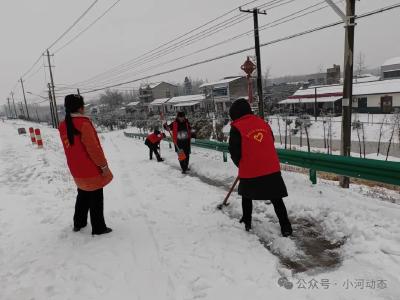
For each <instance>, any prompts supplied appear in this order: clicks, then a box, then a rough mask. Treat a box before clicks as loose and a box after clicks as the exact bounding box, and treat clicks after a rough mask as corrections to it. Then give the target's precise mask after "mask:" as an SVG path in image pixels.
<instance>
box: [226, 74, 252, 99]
mask: <svg viewBox="0 0 400 300" xmlns="http://www.w3.org/2000/svg"><path fill="white" fill-rule="evenodd" d="M253 86H255V85H254V84H253ZM247 94H248V92H247V79H246V78H245V77H243V78H239V79H237V80H235V81H232V82H230V83H229V95H230V100H231V101H234V100H236V99H237V98H240V97H246V96H247Z"/></svg>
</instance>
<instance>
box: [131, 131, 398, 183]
mask: <svg viewBox="0 0 400 300" xmlns="http://www.w3.org/2000/svg"><path fill="white" fill-rule="evenodd" d="M124 134H125V136H127V137H131V138H139V139H143V140H144V139H145V138H146V136H147V135H146V134H142V133H128V132H124ZM166 140H167V141H168V142H169V143H170V147H172V146H171V139H170V138H167V139H166ZM192 145H193V146H196V147H201V148H205V149H211V150H216V151H220V152H222V153H223V159H224V161H225V162H226V161H227V153H228V152H229V150H228V144H227V143H223V142H215V141H208V140H198V139H196V140H194V141H193V143H192ZM277 152H278V156H279V160H280V162H281V163H282V164H288V165H293V166H297V167H302V168H305V169H309V170H310V180H311V182H312V183H314V184H316V183H317V176H316V172H317V171H322V172H327V173H333V174H337V175H343V176H349V177H353V178H360V179H366V180H371V181H375V182H381V183H387V184H393V185H400V162H387V161H380V160H374V159H363V158H356V157H344V156H339V155H329V154H322V153H309V152H302V151H293V150H285V149H277Z"/></svg>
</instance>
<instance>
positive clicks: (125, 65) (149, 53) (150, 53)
mask: <svg viewBox="0 0 400 300" xmlns="http://www.w3.org/2000/svg"><path fill="white" fill-rule="evenodd" d="M283 1H284V0H273V1H269V2H267V3H265V4H263V5H262V6H266V5H272V4H277V3H280V2H283ZM291 1H294V0H291ZM254 2H256V0H253V1H250V2H247V3H245V4H243V5H242V6H244V5H249V4H251V3H254ZM236 10H237V8H235V9H232V10H230V11H228V12H226V13H224V14H222V15H221V16H219V17H217V18H214V19H213V20H211V21H208V22H206V23H205V24H203V25H201V26H198V27H196V28H195V29H192V30H190V31H189V32H187V33H185V34H182V35H180V36H178V37H176V38H174V39H172V40H171V41H168V42H166V43H164V44H162V45H160V46H158V47H156V48H154V49H152V50H150V51H147V52H146V53H144V54H142V55H140V56H137V57H135V58H134V59H131V60H129V61H127V62H125V63H123V64H121V65H118V66H116V67H113V68H111V69H109V70H107V71H104V72H102V73H100V74H98V75H96V76H94V77H91V78H89V79H87V80H85V81H82V82H78V83H75V84H73V85H79V84H85V83H89V82H91V81H94V80H98V79H99V78H101V77H104V76H107V75H108V74H109V73H110V74H114V73H116V72H117V73H120V72H121V71H125V69H126V68H129V66H130V65H132V64H135V63H137V62H138V61H139V60H140V59H143V58H145V57H152V56H154V55H155V54H156V53H157V54H159V53H161V52H162V51H165V50H166V49H170V48H171V46H173V45H179V44H180V43H182V42H185V41H187V40H188V39H194V38H196V37H198V36H199V34H204V33H205V32H207V31H210V30H211V31H212V30H215V26H219V27H220V26H223V25H224V24H225V23H227V22H233V21H235V20H237V19H243V20H245V19H247V18H248V17H243V16H241V15H239V14H238V15H237V16H234V17H231V18H229V19H227V20H225V21H223V22H221V23H218V24H217V25H214V26H213V27H211V28H208V29H205V30H202V31H201V32H199V33H196V34H195V35H192V36H190V37H188V38H185V39H184V40H181V39H182V38H183V37H185V36H187V35H189V34H191V33H193V32H196V31H198V30H199V29H201V28H203V27H206V26H207V25H210V24H212V23H214V22H215V21H218V20H219V19H221V18H223V17H225V16H227V15H229V14H231V13H232V12H234V11H236ZM225 25H226V24H225ZM233 25H235V24H233ZM219 27H218V28H219ZM178 40H181V41H180V42H177V43H174V44H173V45H170V44H171V43H173V42H176V41H178ZM168 45H169V46H168ZM166 46H168V47H167V48H165V47H166ZM161 49H162V50H161Z"/></svg>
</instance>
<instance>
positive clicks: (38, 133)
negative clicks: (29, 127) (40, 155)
mask: <svg viewBox="0 0 400 300" xmlns="http://www.w3.org/2000/svg"><path fill="white" fill-rule="evenodd" d="M35 135H36V143H37V145H38V148H43V141H42V136H41V134H40V129H39V128H37V129H35Z"/></svg>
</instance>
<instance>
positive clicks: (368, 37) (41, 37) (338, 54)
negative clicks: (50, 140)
mask: <svg viewBox="0 0 400 300" xmlns="http://www.w3.org/2000/svg"><path fill="white" fill-rule="evenodd" d="M115 1H116V0H98V2H97V3H96V5H95V6H94V7H93V9H91V10H90V11H89V13H88V14H87V15H86V16H85V17H84V18H83V20H82V21H81V22H79V23H78V24H77V26H75V27H74V29H73V30H72V31H71V32H70V33H69V34H68V35H66V36H65V37H64V38H63V39H62V40H60V41H59V42H58V43H57V44H56V45H55V46H54V47H52V48H51V49H50V51H51V52H54V51H56V50H57V49H59V48H60V47H61V46H63V45H64V44H65V43H66V42H68V41H69V40H70V39H71V38H73V37H74V36H75V35H76V34H77V33H79V32H80V31H81V30H82V29H84V28H85V27H86V26H87V25H88V24H90V23H91V22H93V20H94V19H96V18H97V17H98V16H100V15H101V14H102V13H103V12H104V11H105V10H106V9H107V8H108V7H110V6H111V5H112V4H113V3H114V2H115ZM267 2H270V1H256V2H255V3H254V4H253V5H249V6H247V8H252V7H253V6H254V5H262V4H265V3H267ZM275 2H279V1H275ZM283 2H291V3H288V4H286V5H282V6H280V7H277V8H273V9H271V10H270V11H269V12H268V15H266V16H265V15H260V16H259V20H260V26H262V25H264V24H267V23H269V22H271V21H274V20H277V19H279V18H282V17H283V16H286V15H289V14H291V13H294V12H296V11H298V10H300V9H304V8H306V7H308V6H310V5H313V4H317V3H319V2H321V0H296V1H288V0H286V1H283ZM398 2H399V1H398V0H397V1H391V0H362V1H357V14H361V13H363V12H367V11H370V10H373V9H376V8H380V7H384V6H388V5H390V4H395V3H398ZM0 3H1V7H0V38H1V42H2V43H1V45H2V47H1V56H0V104H1V105H2V104H4V103H6V98H7V97H8V96H9V94H10V91H11V90H12V89H13V88H14V91H15V98H16V101H21V100H22V96H21V88H20V85H16V83H17V80H18V79H19V77H20V76H21V75H22V74H24V73H25V72H26V71H27V70H28V69H29V68H30V67H31V66H32V64H33V63H34V62H35V61H36V60H37V58H38V57H39V56H40V54H41V53H42V52H43V51H45V49H46V48H47V47H49V46H50V45H51V44H52V43H53V42H54V41H55V40H56V39H57V38H58V37H59V36H60V35H61V34H62V33H63V32H64V31H65V30H66V29H67V28H68V27H69V26H70V25H71V24H72V23H73V22H74V21H75V20H76V19H77V18H78V17H79V16H80V15H81V14H82V13H83V12H84V11H85V10H86V9H87V8H88V7H89V6H90V4H91V3H93V0H79V1H78V0H69V1H65V0H64V1H61V0H1V2H0ZM243 3H245V0H202V1H192V0H186V1H183V0H169V1H165V0H146V1H130V0H121V1H120V2H119V3H118V4H117V5H116V6H115V7H114V8H113V9H112V10H111V11H110V12H109V13H108V14H107V15H105V16H104V18H102V19H101V20H100V21H99V22H98V23H97V24H96V25H94V26H93V27H92V28H90V29H89V30H88V31H87V32H85V33H84V34H83V35H82V36H80V37H79V38H78V39H77V40H76V41H74V42H72V43H71V44H70V45H69V46H67V47H65V48H64V49H62V50H61V51H59V52H57V53H56V55H55V56H54V58H53V61H52V63H53V64H54V65H55V69H54V77H55V84H56V86H57V88H58V89H60V88H63V87H65V85H71V84H74V83H78V82H82V81H84V80H87V79H89V78H92V77H93V76H95V75H98V74H99V73H101V72H104V71H106V70H109V69H110V68H113V67H115V66H118V65H120V64H122V63H125V62H127V61H129V60H131V59H133V58H136V57H137V56H139V55H141V54H143V53H146V52H147V51H149V50H152V49H153V48H156V47H157V46H159V45H161V44H163V43H165V42H168V41H170V40H172V39H173V38H175V37H177V36H179V35H180V34H183V33H186V32H188V31H190V30H191V29H193V28H196V27H197V26H199V25H202V24H204V23H205V22H207V21H210V20H212V19H214V18H216V17H218V16H220V15H222V14H224V13H226V12H228V11H229V10H231V9H234V8H235V7H238V6H239V5H241V4H243ZM280 3H282V1H281V2H280ZM339 4H340V6H341V7H342V8H344V4H343V2H339ZM319 7H321V6H316V8H319ZM237 14H238V12H235V13H231V14H230V15H227V16H225V17H224V18H223V19H220V20H219V21H218V22H221V21H224V20H227V19H229V18H231V17H235V16H236V15H237ZM399 16H400V9H396V10H393V11H391V12H387V13H382V14H379V15H376V16H373V17H370V18H367V19H363V20H359V21H358V22H357V23H358V25H357V27H356V50H355V52H356V53H359V52H360V51H361V52H363V53H364V54H365V58H366V65H367V66H368V67H377V66H380V65H381V64H382V63H383V62H384V61H385V60H386V59H388V58H391V57H395V56H400V39H399V38H400V31H399V28H400V18H399ZM248 17H249V19H248V20H246V21H244V22H241V23H238V24H236V25H235V26H232V27H230V28H227V29H225V30H222V31H221V32H219V33H217V34H215V35H212V36H210V37H208V38H206V39H202V40H196V42H195V43H193V44H192V45H188V46H187V47H183V48H180V49H179V50H178V51H175V52H173V53H170V54H169V55H167V56H164V57H161V58H159V59H151V60H150V61H149V62H147V63H145V64H143V65H142V66H139V67H136V68H135V69H132V70H129V72H124V73H121V70H117V71H116V72H114V73H111V74H110V73H109V74H107V76H104V77H101V78H98V79H97V80H92V81H91V82H89V83H86V84H82V83H81V84H80V85H78V87H79V88H80V89H81V90H85V89H90V88H93V87H97V86H104V85H107V84H109V83H118V82H123V81H127V80H132V79H137V78H141V77H143V76H144V75H150V74H155V73H157V72H160V71H163V70H168V69H172V68H175V67H178V66H183V65H186V64H189V63H191V62H195V61H199V60H203V59H206V58H211V57H214V56H218V55H222V54H225V53H228V52H232V51H234V50H238V49H242V48H247V47H251V46H252V45H253V44H254V42H253V36H252V35H249V36H247V37H244V38H240V39H237V40H235V41H233V42H229V43H225V44H222V45H220V46H218V47H214V48H211V49H210V50H208V51H204V52H201V53H198V54H196V55H192V56H189V57H187V58H184V59H181V60H179V61H175V62H172V63H169V64H164V65H162V66H159V67H155V68H152V69H150V70H147V71H146V68H148V67H154V66H156V65H157V64H160V63H164V62H166V61H168V60H171V59H174V58H177V57H180V56H183V55H187V54H189V53H191V52H194V51H197V50H199V49H203V48H205V47H208V46H210V45H213V44H215V43H218V42H220V41H222V40H225V39H227V38H230V37H233V36H235V35H237V34H239V33H242V32H246V31H248V30H251V29H252V27H253V23H252V19H251V15H248ZM336 20H338V16H337V15H336V14H335V13H334V12H333V11H332V10H331V9H330V8H325V9H323V10H320V11H318V12H315V13H312V14H309V15H307V16H304V17H302V18H299V19H296V20H294V21H291V22H288V23H286V24H282V25H280V26H276V27H274V28H269V29H267V30H263V31H261V32H260V39H261V42H262V43H263V42H268V41H270V40H274V39H276V38H279V37H284V36H287V35H290V34H293V33H296V32H300V31H302V30H305V29H309V28H312V27H316V26H319V25H324V24H327V23H330V22H334V21H336ZM218 22H215V23H213V24H214V26H216V25H215V24H218ZM206 28H209V27H206ZM343 49H344V28H343V26H338V27H336V28H332V29H328V30H325V31H322V32H319V33H314V34H310V35H307V36H304V37H300V38H296V39H293V40H290V41H285V42H281V43H279V44H275V45H273V46H268V47H264V48H262V52H261V54H262V58H261V60H262V65H263V71H265V70H266V69H267V68H269V69H270V74H271V75H272V76H273V77H278V76H282V75H292V74H304V73H313V72H317V71H318V70H319V69H320V68H321V67H323V68H324V69H325V68H327V67H329V66H331V65H333V64H334V63H336V64H340V65H343ZM247 55H252V51H249V52H248V53H243V54H239V55H236V56H232V57H229V58H226V59H223V60H219V61H216V62H212V63H208V64H205V65H201V66H196V67H192V68H189V69H186V70H182V71H178V72H174V73H171V74H168V75H163V76H160V77H156V78H153V79H148V80H146V81H147V82H152V81H160V80H166V81H170V82H180V81H183V79H184V77H185V76H190V77H191V78H193V79H204V80H208V81H212V80H217V79H220V78H222V77H225V76H232V75H239V74H241V71H240V65H241V64H242V63H243V61H244V60H245V58H246V56H247ZM44 70H45V69H44V67H43V60H41V61H40V63H39V64H37V65H36V66H35V68H34V69H33V70H32V72H30V73H29V74H27V76H25V85H26V90H27V91H30V92H32V93H35V94H40V95H42V96H46V92H45V88H46V84H47V82H48V80H49V76H48V69H47V68H46V74H45V71H44ZM141 82H143V81H139V82H137V83H135V84H132V85H128V86H125V87H123V89H126V88H131V87H135V86H138V85H139V84H140V83H141ZM74 87H75V85H74ZM65 92H68V91H65ZM65 92H64V91H62V92H61V91H60V92H59V93H60V94H59V96H58V101H59V102H62V97H63V95H62V94H63V93H65ZM96 95H97V94H96V93H94V94H88V95H87V99H92V98H93V97H96ZM36 101H38V98H37V97H34V96H31V95H28V102H31V103H33V102H36Z"/></svg>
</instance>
